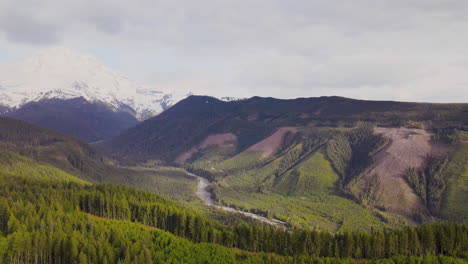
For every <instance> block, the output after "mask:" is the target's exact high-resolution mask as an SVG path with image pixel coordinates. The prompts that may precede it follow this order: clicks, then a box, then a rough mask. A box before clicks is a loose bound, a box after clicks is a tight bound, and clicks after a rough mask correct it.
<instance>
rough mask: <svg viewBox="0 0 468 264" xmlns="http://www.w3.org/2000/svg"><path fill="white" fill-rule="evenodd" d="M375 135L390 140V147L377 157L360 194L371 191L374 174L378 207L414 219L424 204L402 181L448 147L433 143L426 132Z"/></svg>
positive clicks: (393, 130)
mask: <svg viewBox="0 0 468 264" xmlns="http://www.w3.org/2000/svg"><path fill="white" fill-rule="evenodd" d="M374 131H375V133H377V134H382V135H383V136H384V137H386V138H388V139H389V143H388V144H387V146H385V147H384V148H383V149H382V150H381V151H379V152H378V153H376V154H375V156H374V159H375V163H374V166H373V167H372V168H371V169H370V170H369V171H368V172H366V174H365V175H364V176H363V177H362V179H361V180H360V182H359V187H360V189H361V191H363V192H365V191H367V189H368V188H369V183H370V181H371V178H372V176H373V175H374V174H377V175H378V182H379V185H378V186H379V187H378V188H379V190H378V193H379V195H378V201H377V202H378V204H379V205H381V206H384V207H385V208H386V209H387V210H388V211H391V212H395V213H398V214H401V215H405V216H409V217H411V216H414V215H415V214H416V213H417V212H419V211H420V209H421V208H422V206H423V201H422V200H421V199H420V197H419V196H417V195H416V194H415V193H414V191H413V189H412V188H411V187H410V186H409V185H408V183H407V182H406V181H405V179H403V175H402V174H403V172H404V171H405V169H407V168H409V167H413V168H420V167H421V166H423V165H424V163H425V161H426V159H427V155H428V154H440V153H443V152H445V151H447V149H448V147H447V146H445V145H443V144H440V143H434V142H432V141H431V137H432V134H431V133H429V132H427V131H426V130H424V129H409V128H403V127H401V128H384V127H376V128H374Z"/></svg>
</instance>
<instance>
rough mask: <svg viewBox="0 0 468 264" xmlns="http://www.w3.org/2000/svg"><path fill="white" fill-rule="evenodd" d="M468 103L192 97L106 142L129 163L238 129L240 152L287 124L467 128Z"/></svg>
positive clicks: (162, 156)
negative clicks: (413, 124)
mask: <svg viewBox="0 0 468 264" xmlns="http://www.w3.org/2000/svg"><path fill="white" fill-rule="evenodd" d="M467 113H468V105H467V104H430V103H406V102H393V101H363V100H354V99H348V98H343V97H319V98H299V99H293V100H281V99H274V98H261V97H253V98H250V99H247V100H239V101H230V102H224V101H221V100H218V99H216V98H213V97H207V96H190V97H188V98H187V99H184V100H182V101H180V102H179V103H177V104H176V105H174V106H173V107H171V108H170V109H168V110H167V111H165V112H163V113H162V114H160V115H158V116H156V117H153V118H150V119H149V120H146V121H145V122H142V123H141V124H139V125H137V126H136V127H134V128H131V129H129V130H127V131H125V132H124V133H123V134H122V135H120V136H118V137H116V138H115V139H112V140H110V141H108V142H107V143H106V144H104V145H103V146H104V147H105V148H108V150H109V153H111V154H113V156H114V157H116V158H118V159H121V160H122V161H128V162H144V161H147V160H152V159H153V160H162V161H164V162H168V163H171V162H174V160H175V159H176V158H177V156H178V155H180V154H181V153H182V152H184V151H185V150H187V149H188V148H190V147H192V146H193V145H196V144H199V143H201V142H202V141H203V140H204V139H205V138H206V137H207V136H208V135H210V134H218V133H234V134H235V135H236V137H237V140H238V142H237V145H236V147H237V152H240V151H242V150H244V149H246V148H248V147H249V146H251V145H253V144H255V143H256V142H258V141H260V140H261V139H264V138H265V137H267V136H268V135H270V134H272V133H273V131H275V129H277V128H279V127H285V126H293V127H299V126H307V125H311V124H314V125H315V126H318V127H330V126H331V127H339V126H344V127H353V126H356V124H357V123H359V122H371V123H374V124H375V125H380V126H403V125H404V124H405V123H406V122H408V121H417V122H430V123H431V129H433V130H435V131H437V132H438V135H440V137H444V136H445V135H444V131H445V130H447V131H449V130H450V129H453V128H458V129H465V130H466V129H467V127H466V126H467V123H468V115H467Z"/></svg>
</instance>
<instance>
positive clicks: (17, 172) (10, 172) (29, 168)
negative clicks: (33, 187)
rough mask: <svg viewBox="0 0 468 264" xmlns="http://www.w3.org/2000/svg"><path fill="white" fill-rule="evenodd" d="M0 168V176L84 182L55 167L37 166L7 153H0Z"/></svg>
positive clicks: (37, 164) (25, 159)
mask: <svg viewBox="0 0 468 264" xmlns="http://www.w3.org/2000/svg"><path fill="white" fill-rule="evenodd" d="M0 168H1V170H0V176H17V177H23V178H29V177H35V178H37V179H41V180H48V181H53V180H61V181H67V182H75V183H85V181H83V180H81V179H79V178H77V177H75V176H72V175H70V174H68V173H66V172H64V171H62V170H59V169H57V168H55V167H52V166H50V165H45V164H39V163H37V162H35V161H33V160H31V159H28V158H26V157H22V156H20V155H18V154H15V153H12V152H9V151H0Z"/></svg>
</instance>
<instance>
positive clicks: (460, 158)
mask: <svg viewBox="0 0 468 264" xmlns="http://www.w3.org/2000/svg"><path fill="white" fill-rule="evenodd" d="M453 146H454V147H453V148H454V150H453V155H452V158H451V161H450V163H449V164H448V166H447V168H446V169H445V170H444V172H443V178H444V179H445V180H446V184H447V191H446V192H445V194H444V196H443V198H442V206H441V211H440V213H441V215H442V216H443V217H444V218H446V219H449V220H451V221H459V222H463V223H467V222H468V207H467V206H466V201H468V133H466V132H459V133H457V135H456V139H455V141H454V143H453Z"/></svg>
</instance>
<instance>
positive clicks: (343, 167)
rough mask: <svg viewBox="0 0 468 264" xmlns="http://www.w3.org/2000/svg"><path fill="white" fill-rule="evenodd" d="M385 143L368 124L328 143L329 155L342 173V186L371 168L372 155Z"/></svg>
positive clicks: (339, 173) (338, 171)
mask: <svg viewBox="0 0 468 264" xmlns="http://www.w3.org/2000/svg"><path fill="white" fill-rule="evenodd" d="M385 143H386V140H385V138H384V137H383V136H381V135H376V134H374V130H373V127H372V126H371V125H368V124H364V125H360V126H359V127H358V128H356V129H353V130H352V131H350V132H347V133H345V134H341V135H338V136H336V137H335V138H333V139H332V140H331V141H330V142H329V144H328V145H327V157H328V159H329V160H330V161H331V162H332V164H333V167H334V168H335V170H336V171H337V173H338V175H340V180H341V186H343V187H345V186H346V185H348V184H349V183H350V182H351V181H352V180H354V179H356V178H357V177H359V175H361V174H362V173H363V172H364V171H365V170H366V169H367V168H369V166H370V165H371V164H372V163H373V159H372V155H373V154H374V153H375V152H377V151H378V150H379V149H380V148H381V147H382V146H383V145H384V144H385Z"/></svg>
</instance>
